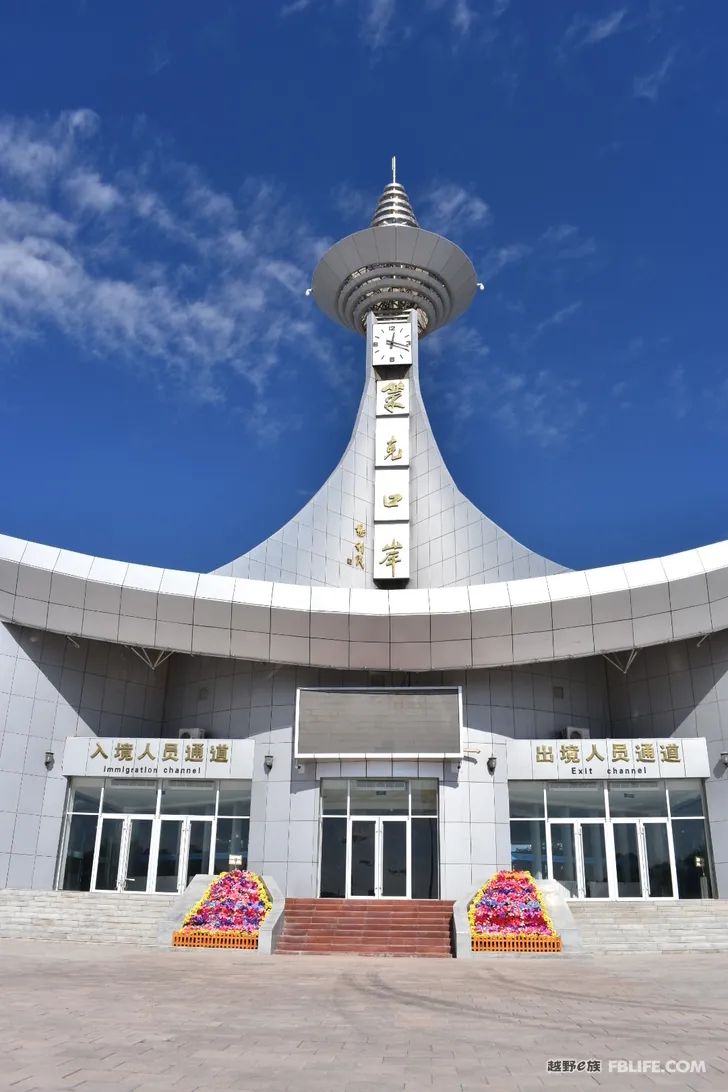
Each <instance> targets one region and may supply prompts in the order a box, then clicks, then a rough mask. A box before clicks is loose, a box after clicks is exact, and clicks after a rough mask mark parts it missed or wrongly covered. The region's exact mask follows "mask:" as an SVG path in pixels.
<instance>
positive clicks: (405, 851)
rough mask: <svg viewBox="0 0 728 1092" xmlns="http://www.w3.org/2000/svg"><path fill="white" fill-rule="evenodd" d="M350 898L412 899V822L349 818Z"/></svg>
mask: <svg viewBox="0 0 728 1092" xmlns="http://www.w3.org/2000/svg"><path fill="white" fill-rule="evenodd" d="M349 822H350V835H349V845H350V847H351V852H350V861H349V890H348V891H347V892H346V896H347V898H353V899H355V898H369V899H371V898H374V899H377V898H379V899H407V898H409V897H410V867H409V860H408V858H409V841H410V839H409V819H406V818H405V819H392V818H391V817H390V816H383V815H380V816H378V817H377V818H376V819H350V820H349Z"/></svg>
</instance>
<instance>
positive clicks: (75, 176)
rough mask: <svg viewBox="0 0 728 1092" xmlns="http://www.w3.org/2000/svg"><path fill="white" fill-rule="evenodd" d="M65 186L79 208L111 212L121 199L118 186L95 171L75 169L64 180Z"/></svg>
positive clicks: (68, 194)
mask: <svg viewBox="0 0 728 1092" xmlns="http://www.w3.org/2000/svg"><path fill="white" fill-rule="evenodd" d="M63 188H64V190H65V192H66V194H67V196H68V197H69V198H70V200H71V201H72V202H73V204H74V205H76V207H77V208H79V209H87V210H88V211H90V212H109V210H110V209H112V208H113V207H114V205H117V204H119V202H120V201H121V196H120V194H119V192H118V190H117V189H116V187H115V186H110V185H108V183H106V182H102V181H101V179H100V178H99V176H98V174H96V172H95V171H86V170H78V171H74V172H73V173H72V174H71V175H69V176H68V178H66V179H65V180H64V182H63Z"/></svg>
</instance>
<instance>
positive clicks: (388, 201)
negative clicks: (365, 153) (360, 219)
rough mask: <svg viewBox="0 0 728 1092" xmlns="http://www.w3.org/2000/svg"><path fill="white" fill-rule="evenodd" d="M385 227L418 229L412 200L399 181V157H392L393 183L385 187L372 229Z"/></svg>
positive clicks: (371, 225)
mask: <svg viewBox="0 0 728 1092" xmlns="http://www.w3.org/2000/svg"><path fill="white" fill-rule="evenodd" d="M385 225H390V226H399V227H414V228H416V227H418V226H419V225H418V223H417V218H416V217H415V214H414V212H413V210H412V205H411V204H410V199H409V197H408V196H407V191H406V190H405V188H404V186H403V185H402V184H401V183H400V182H398V181H397V157H396V155H393V156H392V181H391V182H390V183H389V185H388V186H385V187H384V192H383V193H382V196H381V197H380V198H379V204H378V205H377V207H376V209H375V210H374V215H373V216H372V221H371V223H370V225H369V226H370V227H384V226H385Z"/></svg>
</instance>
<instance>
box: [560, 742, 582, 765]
mask: <svg viewBox="0 0 728 1092" xmlns="http://www.w3.org/2000/svg"><path fill="white" fill-rule="evenodd" d="M561 761H562V762H578V761H579V748H578V746H577V745H576V744H575V743H562V744H561Z"/></svg>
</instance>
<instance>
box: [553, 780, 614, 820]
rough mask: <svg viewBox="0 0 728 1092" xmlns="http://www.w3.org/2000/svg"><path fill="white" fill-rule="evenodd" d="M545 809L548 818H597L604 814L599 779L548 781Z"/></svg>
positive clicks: (602, 795)
mask: <svg viewBox="0 0 728 1092" xmlns="http://www.w3.org/2000/svg"><path fill="white" fill-rule="evenodd" d="M546 809H547V814H548V817H549V819H598V818H602V817H603V816H604V786H603V784H602V782H601V781H578V782H571V781H548V782H547V783H546Z"/></svg>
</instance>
